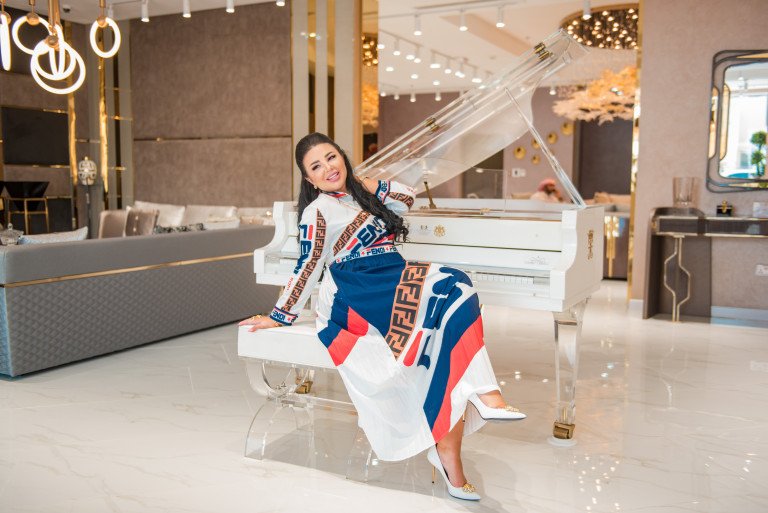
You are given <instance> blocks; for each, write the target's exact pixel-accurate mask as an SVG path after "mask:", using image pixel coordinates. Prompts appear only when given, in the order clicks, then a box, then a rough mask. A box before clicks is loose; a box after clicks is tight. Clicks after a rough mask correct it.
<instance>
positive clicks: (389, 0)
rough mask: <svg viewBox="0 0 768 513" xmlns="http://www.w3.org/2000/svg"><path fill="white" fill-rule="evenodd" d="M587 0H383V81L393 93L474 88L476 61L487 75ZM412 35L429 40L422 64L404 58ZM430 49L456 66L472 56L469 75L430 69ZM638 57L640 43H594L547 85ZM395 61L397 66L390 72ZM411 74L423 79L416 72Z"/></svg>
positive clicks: (595, 2)
mask: <svg viewBox="0 0 768 513" xmlns="http://www.w3.org/2000/svg"><path fill="white" fill-rule="evenodd" d="M438 1H439V0H438ZM591 4H592V8H593V9H596V8H599V7H602V6H606V5H612V4H615V0H608V1H605V0H603V1H600V0H592V2H591ZM499 6H503V20H504V23H505V26H504V27H503V28H497V27H496V20H497V14H498V7H499ZM583 6H584V2H583V0H517V1H514V0H510V1H498V0H496V1H482V0H475V1H455V0H442V1H440V2H439V4H438V3H436V2H435V0H381V1H380V2H379V33H380V40H381V42H383V43H384V44H385V45H386V48H385V49H382V50H379V52H380V53H379V82H380V84H381V85H382V86H383V88H384V90H385V91H387V92H388V93H392V92H394V91H398V92H400V93H401V94H402V93H408V92H410V91H411V89H412V88H413V90H414V91H416V92H433V91H435V90H437V89H440V90H443V91H456V90H465V89H469V88H471V87H474V86H475V84H473V83H472V82H471V79H472V74H473V72H474V67H475V66H476V67H477V70H478V73H479V74H480V78H484V77H485V73H486V72H491V73H493V72H494V71H496V70H499V69H502V68H505V67H507V66H509V65H510V64H511V63H513V62H514V60H515V57H516V56H517V55H520V54H521V53H523V52H524V51H526V50H528V49H529V48H531V47H533V46H534V45H535V44H536V43H538V42H539V41H541V40H542V39H544V38H545V37H546V36H547V35H549V34H551V33H552V32H554V31H555V30H557V29H558V28H559V27H560V23H561V22H562V20H563V19H564V18H566V17H567V16H569V15H571V14H573V13H576V12H579V11H581V10H582V9H583ZM461 8H464V9H465V20H466V25H467V27H468V29H469V30H467V31H466V32H462V31H460V30H459V28H458V27H459V19H460V17H459V10H460V9H461ZM435 11H437V12H435ZM416 13H422V14H421V15H420V21H421V30H422V35H421V36H415V35H414V34H413V31H414V14H416ZM390 34H393V35H395V36H398V37H400V38H402V39H401V41H400V50H401V52H402V54H401V55H400V56H399V57H396V56H394V55H393V54H392V50H393V42H394V38H393V37H392V36H391V35H390ZM406 41H410V42H413V43H418V44H420V45H421V46H422V49H421V58H422V62H421V63H420V64H415V63H414V62H413V61H408V60H406V59H405V55H406V54H407V53H408V52H407V51H406V50H412V49H413V48H414V46H413V45H412V44H408V43H406ZM431 50H436V51H437V52H439V53H440V54H443V55H448V56H451V57H453V58H454V61H453V62H454V66H453V69H454V71H455V69H456V65H457V63H458V62H459V61H460V60H463V59H466V62H467V63H468V64H469V66H467V65H465V66H464V72H465V74H466V75H467V76H466V77H465V78H464V79H460V78H458V77H456V76H454V75H446V74H445V73H444V69H443V68H441V69H437V70H435V69H431V68H430V67H429V64H430V62H429V61H430V57H431ZM438 61H439V62H440V63H441V64H444V62H445V60H444V58H442V57H438ZM635 61H636V53H635V51H634V50H603V49H594V50H592V51H591V52H590V54H589V55H588V56H587V57H585V58H583V59H581V60H580V61H578V63H577V64H575V65H573V66H571V67H570V68H568V69H566V70H564V71H563V72H561V73H560V74H558V76H557V77H556V78H555V79H553V80H552V81H551V82H550V83H547V84H545V85H561V84H573V83H585V82H587V81H589V80H592V79H594V78H597V77H598V76H599V75H600V73H601V72H602V71H603V70H604V69H611V70H613V71H619V70H621V69H623V68H624V67H626V66H629V65H633V64H635ZM390 66H391V67H392V68H394V71H391V72H387V71H386V69H387V68H388V67H390ZM412 74H416V75H418V78H417V79H412V78H411V75H412ZM434 80H439V81H440V85H439V86H434V85H433V81H434Z"/></svg>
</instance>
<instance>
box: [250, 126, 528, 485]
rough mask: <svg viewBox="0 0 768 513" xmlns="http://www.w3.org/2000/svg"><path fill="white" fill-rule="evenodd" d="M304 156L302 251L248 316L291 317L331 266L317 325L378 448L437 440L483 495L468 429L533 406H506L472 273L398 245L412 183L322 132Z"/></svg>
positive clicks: (444, 458) (309, 140) (299, 148)
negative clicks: (364, 166) (269, 300)
mask: <svg viewBox="0 0 768 513" xmlns="http://www.w3.org/2000/svg"><path fill="white" fill-rule="evenodd" d="M296 163H297V164H298V166H299V169H300V170H301V175H302V178H303V180H302V184H301V192H300V195H299V218H300V221H299V235H300V243H301V256H300V258H299V260H298V263H297V265H296V268H295V269H294V272H293V277H292V278H291V279H290V280H289V282H288V285H287V286H286V287H285V290H284V292H283V293H282V295H281V297H280V299H279V300H278V302H277V305H276V306H275V308H274V309H273V311H272V314H271V315H270V316H269V318H266V317H264V318H262V317H260V316H254V317H251V318H250V319H247V320H245V321H243V322H241V323H240V324H241V325H251V326H252V328H251V331H255V330H257V329H262V328H272V327H275V326H284V325H290V324H291V323H292V322H293V321H294V320H295V319H296V317H297V316H298V314H299V312H300V311H301V308H302V307H303V305H304V303H305V302H306V300H307V299H308V298H309V296H310V294H311V292H312V289H313V288H314V286H315V284H316V283H317V281H318V280H319V279H320V276H321V275H323V269H324V267H325V266H327V267H328V271H326V272H325V274H324V278H323V282H322V285H321V286H320V292H319V298H318V312H317V316H318V317H317V325H318V335H319V338H320V340H321V341H322V342H323V344H325V346H326V347H327V348H328V351H329V352H330V355H331V358H332V359H333V361H334V363H335V364H336V365H337V366H338V369H339V373H340V374H341V377H342V379H343V381H344V384H345V385H346V387H347V390H348V392H349V396H350V398H351V399H352V402H353V403H354V405H355V407H356V408H357V411H358V415H359V424H360V426H361V427H362V428H363V430H364V431H365V433H366V436H367V437H368V440H369V441H370V443H371V447H372V448H373V449H374V450H375V451H376V454H377V456H378V457H379V458H380V459H382V460H390V461H392V460H402V459H405V458H408V457H410V456H413V455H415V454H417V453H419V452H421V451H423V450H424V449H427V448H429V451H428V453H427V458H428V459H429V461H430V463H432V465H433V466H434V467H435V469H437V470H438V471H439V472H440V473H441V475H442V476H443V479H444V480H445V482H446V485H447V486H448V491H449V493H450V494H451V495H453V496H454V497H458V498H462V499H468V500H479V499H480V496H479V495H478V494H477V492H476V491H475V489H474V487H473V486H472V485H471V484H469V483H467V480H466V478H465V477H464V471H463V469H462V464H461V439H462V436H463V435H465V434H469V433H472V432H473V431H476V430H477V429H479V428H480V427H481V426H482V425H483V424H484V423H485V421H486V420H517V419H522V418H525V415H524V414H522V413H520V412H519V411H518V410H516V409H515V408H512V407H511V406H507V405H506V403H505V402H504V399H503V398H502V396H501V392H500V391H499V387H498V385H497V384H496V379H495V377H494V373H493V369H492V368H491V363H490V361H489V359H488V354H487V352H486V349H485V347H484V344H483V326H482V319H481V317H480V305H479V303H478V299H477V294H476V293H475V292H474V290H473V288H472V284H471V282H470V280H469V278H468V277H467V275H466V274H464V273H463V272H461V271H459V270H456V269H452V268H449V267H445V266H442V265H439V264H429V263H424V262H406V261H405V260H403V258H402V257H401V256H400V255H399V254H398V252H397V249H396V248H395V245H394V242H395V240H404V239H405V237H406V236H407V234H408V228H407V227H406V226H405V224H404V223H403V219H402V218H401V217H400V215H401V214H403V213H405V212H407V211H408V209H409V208H410V206H411V205H412V204H413V200H414V192H413V190H412V189H410V188H409V187H406V186H404V185H402V184H398V183H396V182H387V181H379V182H377V181H374V180H371V179H369V178H363V179H362V181H360V180H358V179H357V178H355V177H354V176H353V174H352V166H351V165H350V163H349V159H348V158H347V156H346V155H345V154H344V152H343V151H342V150H341V148H339V146H338V145H337V144H336V143H334V142H333V141H332V140H331V139H329V138H328V137H327V136H325V135H323V134H319V133H314V134H310V135H308V136H306V137H304V138H303V139H302V140H301V141H299V143H298V144H297V145H296ZM467 402H471V403H472V404H473V407H471V408H468V407H467ZM465 412H466V413H465ZM433 474H434V471H433ZM433 479H434V475H433Z"/></svg>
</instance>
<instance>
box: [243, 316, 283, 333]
mask: <svg viewBox="0 0 768 513" xmlns="http://www.w3.org/2000/svg"><path fill="white" fill-rule="evenodd" d="M238 326H251V329H249V330H248V331H250V332H254V331H256V330H263V329H266V328H277V327H278V326H282V324H280V323H278V322H277V321H275V320H273V319H271V318H269V317H262V316H261V315H254V316H253V317H248V318H247V319H245V320H244V321H240V323H239V324H238Z"/></svg>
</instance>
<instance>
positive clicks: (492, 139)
mask: <svg viewBox="0 0 768 513" xmlns="http://www.w3.org/2000/svg"><path fill="white" fill-rule="evenodd" d="M586 53H587V49H586V48H585V47H583V46H582V45H580V44H578V43H577V42H575V41H574V40H573V39H572V38H571V37H570V36H569V35H568V34H566V33H565V32H564V31H562V30H559V31H557V32H555V33H554V34H552V35H551V36H549V37H547V38H546V39H545V40H544V41H543V42H541V43H539V44H538V45H536V47H535V48H533V49H532V50H530V51H528V52H526V53H525V54H523V55H522V56H520V57H519V58H518V60H517V61H516V63H515V64H514V65H512V66H510V67H509V68H507V69H504V70H502V71H501V72H499V73H497V74H496V75H494V76H492V77H491V78H489V79H488V80H486V81H485V82H484V83H482V84H480V85H479V86H478V87H476V88H475V89H472V90H470V91H468V92H467V93H465V94H463V95H461V97H459V98H458V99H456V100H454V101H453V102H451V103H450V104H448V105H447V106H446V107H445V108H443V109H442V110H440V111H439V112H437V113H436V114H435V115H434V116H432V117H430V118H429V119H427V120H425V121H424V122H423V123H421V124H420V125H418V126H416V127H415V128H413V129H412V130H411V131H409V132H408V133H406V134H405V135H403V136H402V137H400V138H398V139H397V140H395V141H394V142H392V143H391V144H388V145H387V146H385V147H384V148H382V149H381V150H380V151H379V152H378V153H376V154H375V155H374V156H372V157H371V158H369V159H368V160H366V161H365V162H363V163H362V164H360V166H358V167H357V168H356V169H355V174H356V175H357V176H360V177H363V176H368V177H371V178H374V179H377V180H396V181H398V182H401V183H404V184H406V185H409V186H411V187H413V188H415V189H416V191H417V192H423V191H424V190H425V186H424V182H427V184H428V185H429V187H430V189H431V188H433V187H435V186H438V185H440V184H442V183H443V182H446V181H447V180H450V179H451V178H453V177H455V176H458V175H460V174H461V173H464V172H465V171H467V170H468V169H472V168H473V166H475V165H477V164H478V163H480V162H482V161H484V160H485V159H487V158H488V157H490V156H492V155H494V154H496V153H498V152H499V151H501V150H502V149H504V148H505V147H507V146H509V145H510V144H512V143H514V142H515V141H517V140H518V139H520V137H522V136H523V135H525V134H527V133H530V134H531V135H532V136H533V137H534V139H536V140H537V142H538V143H539V145H540V147H541V151H542V153H543V154H544V158H545V159H546V160H548V161H549V164H550V165H551V166H552V168H553V169H554V171H555V175H556V176H557V177H558V179H559V181H560V185H561V186H562V188H563V189H564V190H565V192H566V194H567V196H568V197H570V200H571V202H572V203H573V204H575V205H577V206H583V205H584V201H583V200H582V198H581V196H580V195H579V193H578V191H577V190H576V188H575V187H574V186H573V183H572V182H571V181H570V179H569V178H568V176H567V175H566V173H565V172H564V171H563V169H562V167H561V166H560V165H559V164H558V163H557V161H556V159H555V158H554V155H552V153H551V151H550V150H549V148H548V147H547V145H546V142H545V141H543V140H541V137H540V136H539V134H538V132H537V131H536V129H535V128H534V127H533V124H532V122H533V115H532V111H531V99H532V97H533V93H534V92H535V91H536V88H537V87H539V85H540V83H541V82H542V81H543V80H544V79H546V78H548V77H550V76H552V75H554V74H555V73H557V72H558V71H560V70H561V69H563V68H565V67H566V66H568V65H570V64H571V63H572V62H573V61H575V60H576V59H578V58H580V57H581V56H583V55H585V54H586Z"/></svg>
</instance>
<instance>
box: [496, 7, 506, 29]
mask: <svg viewBox="0 0 768 513" xmlns="http://www.w3.org/2000/svg"><path fill="white" fill-rule="evenodd" d="M504 25H505V23H504V6H503V5H500V6H499V8H498V9H497V10H496V27H498V28H504Z"/></svg>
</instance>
